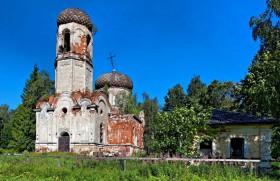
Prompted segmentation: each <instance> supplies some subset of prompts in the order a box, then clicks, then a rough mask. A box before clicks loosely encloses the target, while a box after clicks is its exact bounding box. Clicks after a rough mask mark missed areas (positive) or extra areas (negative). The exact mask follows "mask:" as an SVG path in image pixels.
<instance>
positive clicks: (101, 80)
mask: <svg viewBox="0 0 280 181" xmlns="http://www.w3.org/2000/svg"><path fill="white" fill-rule="evenodd" d="M105 85H108V86H109V87H122V88H126V89H130V90H131V89H132V88H133V83H132V81H131V79H130V78H129V77H128V76H127V75H124V74H121V73H117V72H116V71H113V72H112V73H106V74H103V75H101V76H100V77H98V78H97V80H96V82H95V88H96V89H99V88H102V87H104V86H105Z"/></svg>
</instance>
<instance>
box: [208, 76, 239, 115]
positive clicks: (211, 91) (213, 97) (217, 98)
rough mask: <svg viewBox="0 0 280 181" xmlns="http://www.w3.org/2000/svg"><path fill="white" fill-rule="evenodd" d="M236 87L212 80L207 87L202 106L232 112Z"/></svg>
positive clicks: (228, 83)
mask: <svg viewBox="0 0 280 181" xmlns="http://www.w3.org/2000/svg"><path fill="white" fill-rule="evenodd" d="M235 87H236V85H235V84H234V83H232V82H219V81H217V80H214V81H212V82H211V84H210V85H208V86H207V92H206V96H205V99H204V100H205V102H204V106H209V107H212V108H215V109H221V110H234V108H235V90H236V88H235Z"/></svg>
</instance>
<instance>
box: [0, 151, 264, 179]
mask: <svg viewBox="0 0 280 181" xmlns="http://www.w3.org/2000/svg"><path fill="white" fill-rule="evenodd" d="M123 162H124V161H123V160H93V159H90V158H88V157H79V158H60V160H59V162H58V159H57V158H56V157H44V158H41V157H40V158H39V157H38V158H37V157H36V158H35V157H30V158H29V159H27V157H22V156H19V157H7V156H0V180H106V181H107V180H114V181H115V180H122V181H125V180H133V181H135V180H136V181H137V180H139V181H140V180H141V181H142V180H199V181H201V180H207V181H208V180H269V178H268V177H265V176H262V177H258V176H257V173H256V171H253V172H252V171H248V170H247V171H246V170H244V169H241V168H238V167H233V166H228V165H222V164H215V165H209V164H206V163H205V164H202V165H199V166H191V165H187V164H186V163H184V162H162V163H159V162H157V163H152V162H147V161H145V162H144V161H139V160H133V161H132V160H131V161H129V160H127V161H126V166H125V171H124V163H123Z"/></svg>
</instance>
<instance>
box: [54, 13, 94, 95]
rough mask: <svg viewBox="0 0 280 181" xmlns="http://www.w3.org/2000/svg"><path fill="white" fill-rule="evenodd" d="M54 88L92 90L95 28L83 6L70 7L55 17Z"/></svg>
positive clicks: (58, 90) (59, 89)
mask: <svg viewBox="0 0 280 181" xmlns="http://www.w3.org/2000/svg"><path fill="white" fill-rule="evenodd" d="M57 26H58V29H57V37H56V39H57V41H56V42H57V45H56V59H55V89H56V90H55V91H56V93H65V92H68V93H71V92H75V91H90V92H91V91H92V80H93V64H92V57H93V53H92V49H93V47H92V45H93V36H94V34H95V33H96V28H95V27H94V25H93V24H92V21H91V19H90V17H89V16H88V15H87V14H86V13H85V12H84V11H82V10H80V9H76V8H69V9H65V10H64V11H62V12H61V13H60V14H59V16H58V18H57Z"/></svg>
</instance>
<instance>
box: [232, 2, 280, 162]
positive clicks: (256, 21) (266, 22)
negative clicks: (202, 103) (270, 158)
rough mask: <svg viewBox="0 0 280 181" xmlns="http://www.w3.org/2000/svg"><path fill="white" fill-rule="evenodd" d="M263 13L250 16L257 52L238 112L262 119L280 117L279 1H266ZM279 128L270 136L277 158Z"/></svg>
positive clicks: (243, 87)
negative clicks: (257, 44) (257, 42)
mask: <svg viewBox="0 0 280 181" xmlns="http://www.w3.org/2000/svg"><path fill="white" fill-rule="evenodd" d="M266 4H267V8H266V10H265V12H263V13H262V14H260V15H259V16H258V17H252V18H251V20H250V27H251V28H252V30H253V33H252V34H253V39H254V40H259V42H260V49H259V51H258V52H257V54H256V55H255V57H254V59H253V61H252V64H251V65H250V67H249V68H248V74H247V75H246V77H245V78H244V79H243V80H242V82H241V88H240V90H239V97H238V103H239V104H240V106H239V110H241V111H245V112H247V113H250V114H255V115H258V116H265V117H275V118H278V119H279V118H280V79H279V75H280V29H279V25H280V23H279V17H280V2H279V0H267V1H266ZM279 140H280V134H279V128H277V129H275V130H274V134H273V147H272V148H273V153H274V156H277V157H279V156H280V148H279V146H278V145H280V141H279Z"/></svg>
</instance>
